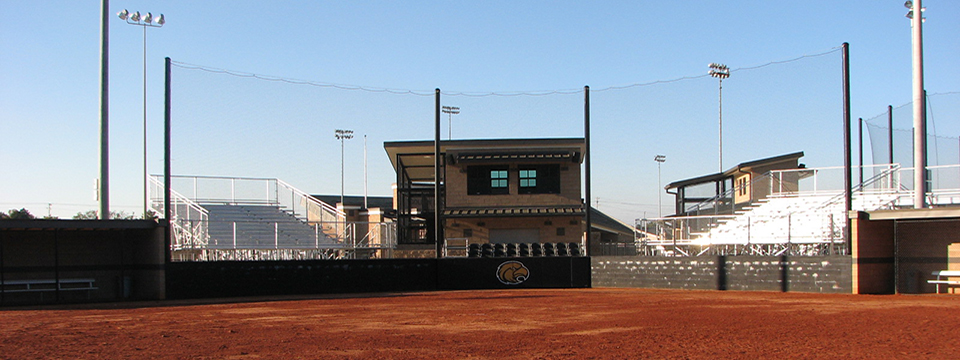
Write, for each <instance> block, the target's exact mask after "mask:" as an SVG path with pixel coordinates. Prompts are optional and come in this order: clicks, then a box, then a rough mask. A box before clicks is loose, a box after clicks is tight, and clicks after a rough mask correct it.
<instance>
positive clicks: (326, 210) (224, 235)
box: [150, 175, 397, 261]
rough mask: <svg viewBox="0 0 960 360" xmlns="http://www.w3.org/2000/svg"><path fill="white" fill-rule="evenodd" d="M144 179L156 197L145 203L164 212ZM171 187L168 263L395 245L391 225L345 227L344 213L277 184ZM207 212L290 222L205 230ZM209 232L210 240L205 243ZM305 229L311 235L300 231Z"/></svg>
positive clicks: (221, 180) (178, 183)
mask: <svg viewBox="0 0 960 360" xmlns="http://www.w3.org/2000/svg"><path fill="white" fill-rule="evenodd" d="M150 180H151V181H150V182H151V185H152V188H151V189H152V191H151V192H150V193H151V194H159V195H152V196H151V200H152V201H151V203H152V204H153V208H154V209H155V210H156V211H157V212H158V213H163V195H162V194H163V183H162V182H161V179H160V177H159V176H156V175H155V176H151V178H150ZM172 180H173V187H174V188H175V189H179V190H181V191H182V192H180V191H176V190H173V189H171V194H172V197H173V198H172V199H171V201H172V207H173V209H172V210H173V215H172V219H171V220H172V221H171V224H172V227H173V239H172V244H171V248H172V250H173V251H174V253H173V260H175V261H207V260H258V259H263V260H267V259H273V260H282V259H345V258H357V257H388V256H390V254H391V252H392V250H393V249H395V248H396V245H397V240H396V224H395V223H390V222H382V223H370V222H348V221H346V214H345V213H344V212H343V211H340V210H339V209H337V208H335V207H333V206H331V205H329V204H326V203H324V202H322V201H319V200H317V199H315V198H314V197H312V196H310V195H309V194H306V193H305V192H303V191H300V190H299V189H297V188H295V187H293V186H291V185H290V184H288V183H286V182H284V181H282V180H279V179H271V178H240V177H218V176H174V177H172ZM183 193H187V194H189V196H187V195H184V194H183ZM214 205H216V206H222V205H231V206H241V207H242V206H254V207H258V206H269V207H275V208H276V210H278V211H282V212H283V213H286V214H287V215H289V216H291V217H292V218H290V221H284V222H281V221H228V222H223V221H220V222H215V223H213V224H211V219H210V212H209V211H208V210H207V209H206V208H205V207H204V206H214ZM211 208H212V207H211ZM278 216H283V215H278ZM267 218H270V217H269V216H267ZM214 225H215V226H214ZM212 227H213V228H215V229H216V236H211V232H213V231H212V230H211V229H212ZM308 227H309V228H312V230H305V228H308ZM225 229H230V230H225ZM308 233H309V234H308Z"/></svg>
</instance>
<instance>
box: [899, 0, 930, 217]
mask: <svg viewBox="0 0 960 360" xmlns="http://www.w3.org/2000/svg"><path fill="white" fill-rule="evenodd" d="M903 6H904V7H906V8H907V9H910V11H909V12H907V18H908V19H910V27H911V42H912V45H913V46H912V50H913V173H914V174H913V184H914V185H913V187H914V193H913V207H914V208H916V209H922V208H925V207H927V201H926V194H927V181H926V175H927V174H926V173H927V171H926V170H927V119H926V114H925V111H924V110H925V106H924V105H926V102H925V97H924V93H923V90H924V89H923V22H924V20H926V19H925V18H924V17H923V11H924V10H926V9H925V8H923V6H922V5H921V0H916V1H907V2H905V3H903Z"/></svg>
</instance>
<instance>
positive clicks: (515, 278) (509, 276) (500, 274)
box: [497, 261, 530, 285]
mask: <svg viewBox="0 0 960 360" xmlns="http://www.w3.org/2000/svg"><path fill="white" fill-rule="evenodd" d="M528 278H530V269H527V267H526V266H524V265H523V263H521V262H519V261H507V262H504V263H503V264H500V267H498V268H497V279H499V280H500V282H502V283H504V284H507V285H518V284H520V283H522V282H524V281H527V279H528Z"/></svg>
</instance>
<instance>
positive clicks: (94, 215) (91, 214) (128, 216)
mask: <svg viewBox="0 0 960 360" xmlns="http://www.w3.org/2000/svg"><path fill="white" fill-rule="evenodd" d="M99 218H100V217H99V216H98V212H97V210H87V211H86V212H78V213H77V214H76V215H74V216H73V219H74V220H96V219H99ZM136 218H137V216H136V215H134V214H133V213H128V212H126V211H111V212H110V219H117V220H133V219H136Z"/></svg>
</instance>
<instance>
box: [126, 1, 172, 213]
mask: <svg viewBox="0 0 960 360" xmlns="http://www.w3.org/2000/svg"><path fill="white" fill-rule="evenodd" d="M117 17H119V18H120V20H123V21H126V23H127V24H130V25H136V26H139V27H142V28H143V216H144V218H146V216H147V210H148V209H147V202H148V201H149V199H148V196H149V195H148V194H147V177H148V176H149V174H148V173H147V28H148V27H155V28H159V27H163V24H166V23H167V20H166V18H164V17H163V14H160V16H157V17H156V19H154V17H153V14H151V13H149V12H148V13H147V14H146V15H143V16H141V15H140V12H139V11H136V12H134V13H132V14H131V13H130V12H129V11H127V9H123V10H121V11H120V12H118V13H117Z"/></svg>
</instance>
